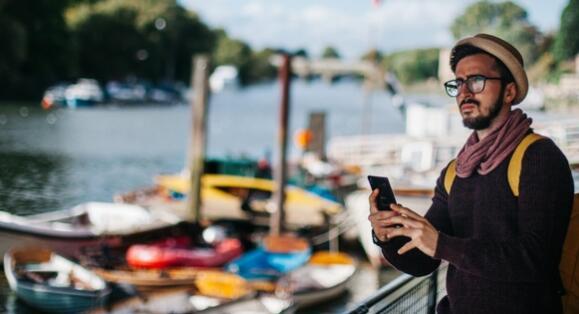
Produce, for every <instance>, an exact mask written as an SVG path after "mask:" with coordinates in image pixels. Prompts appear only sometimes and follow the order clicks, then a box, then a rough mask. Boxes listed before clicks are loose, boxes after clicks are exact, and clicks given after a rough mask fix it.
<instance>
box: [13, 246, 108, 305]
mask: <svg viewBox="0 0 579 314" xmlns="http://www.w3.org/2000/svg"><path fill="white" fill-rule="evenodd" d="M4 273H5V274H6V279H7V280H8V284H9V285H10V289H12V291H14V292H15V293H16V295H17V296H18V297H19V298H20V299H22V300H23V301H24V302H26V303H27V304H29V305H31V306H33V307H34V308H36V309H40V310H43V311H49V312H65V313H81V312H84V311H86V310H89V309H91V308H95V307H99V306H103V305H104V304H105V302H106V301H107V298H108V297H109V295H110V292H111V290H110V289H109V288H108V286H107V284H106V282H105V281H104V280H103V279H101V278H100V277H98V276H97V275H96V274H94V273H93V272H91V271H89V270H87V269H86V268H84V267H81V266H80V265H78V264H75V263H73V262H71V261H70V260H68V259H65V258H63V257H61V256H59V255H57V254H55V253H54V252H52V251H51V250H48V249H46V248H41V247H26V248H18V249H14V250H11V251H10V252H8V253H7V254H5V255H4Z"/></svg>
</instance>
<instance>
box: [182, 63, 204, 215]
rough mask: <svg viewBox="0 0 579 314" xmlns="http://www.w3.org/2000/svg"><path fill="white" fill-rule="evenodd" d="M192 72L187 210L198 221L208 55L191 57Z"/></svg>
mask: <svg viewBox="0 0 579 314" xmlns="http://www.w3.org/2000/svg"><path fill="white" fill-rule="evenodd" d="M192 65H193V73H192V76H191V84H192V88H193V91H194V92H195V97H194V98H193V100H192V103H191V114H192V118H191V121H192V123H193V125H192V127H191V145H190V146H189V154H188V155H189V159H188V161H187V165H188V167H187V169H188V170H189V180H190V183H191V184H190V186H189V194H187V195H188V198H187V210H188V215H190V216H189V218H190V220H191V221H199V219H200V218H201V177H202V176H203V166H204V161H205V144H206V138H207V137H206V130H207V111H208V110H207V102H208V93H209V89H208V81H207V78H208V73H209V57H208V56H206V55H196V56H193V59H192Z"/></svg>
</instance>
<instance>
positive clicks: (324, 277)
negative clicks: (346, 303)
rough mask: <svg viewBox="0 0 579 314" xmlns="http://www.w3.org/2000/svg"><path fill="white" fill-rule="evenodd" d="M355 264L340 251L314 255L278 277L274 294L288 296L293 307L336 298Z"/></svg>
mask: <svg viewBox="0 0 579 314" xmlns="http://www.w3.org/2000/svg"><path fill="white" fill-rule="evenodd" d="M356 269H357V264H356V261H355V260H354V259H353V258H352V257H351V256H349V255H348V254H345V253H342V252H327V251H321V252H316V253H314V254H313V255H312V257H311V258H310V260H309V262H308V263H307V264H306V265H304V266H302V267H299V268H297V269H295V270H293V271H291V272H289V273H288V274H287V275H285V276H284V277H282V278H281V279H280V280H279V281H278V283H277V291H276V292H277V294H279V295H284V294H287V295H291V298H292V300H293V302H294V304H295V306H296V307H297V308H306V307H310V306H313V305H316V304H320V303H323V302H325V301H328V300H331V299H333V298H336V297H338V296H339V295H340V294H342V293H344V292H345V291H346V289H347V285H348V282H349V281H350V280H351V279H352V277H354V274H355V273H356Z"/></svg>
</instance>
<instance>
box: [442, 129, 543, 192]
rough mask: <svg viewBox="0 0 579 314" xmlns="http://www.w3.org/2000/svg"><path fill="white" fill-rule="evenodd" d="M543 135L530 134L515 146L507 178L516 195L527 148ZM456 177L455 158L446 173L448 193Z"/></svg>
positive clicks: (445, 183) (445, 187)
mask: <svg viewBox="0 0 579 314" xmlns="http://www.w3.org/2000/svg"><path fill="white" fill-rule="evenodd" d="M542 138H543V136H541V135H539V134H535V133H531V134H528V135H527V136H525V137H524V138H523V140H522V141H521V142H520V143H519V145H517V148H515V152H514V153H513V157H511V160H510V161H509V168H508V170H507V179H508V181H509V186H510V187H511V191H512V192H513V195H514V196H515V197H519V182H520V179H521V169H522V166H523V156H525V152H526V151H527V148H529V146H531V144H533V143H535V142H536V141H538V140H540V139H542ZM455 177H456V159H453V160H452V161H451V162H450V163H449V164H448V167H447V168H446V174H445V175H444V189H445V190H446V193H447V194H449V195H450V190H451V189H452V183H454V178H455Z"/></svg>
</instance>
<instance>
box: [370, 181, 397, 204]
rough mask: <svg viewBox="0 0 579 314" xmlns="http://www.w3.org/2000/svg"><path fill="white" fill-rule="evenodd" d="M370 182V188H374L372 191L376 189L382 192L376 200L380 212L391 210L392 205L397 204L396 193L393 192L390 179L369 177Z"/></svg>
mask: <svg viewBox="0 0 579 314" xmlns="http://www.w3.org/2000/svg"><path fill="white" fill-rule="evenodd" d="M368 181H369V182H370V188H372V191H374V190H375V189H379V190H380V192H379V193H378V197H377V198H376V205H377V206H378V210H391V209H390V204H392V203H394V204H396V198H395V197H394V191H392V187H391V186H390V181H388V178H386V177H378V176H368Z"/></svg>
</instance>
